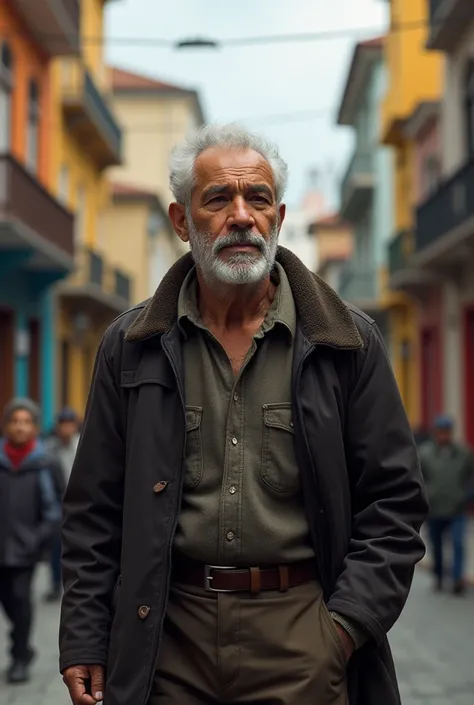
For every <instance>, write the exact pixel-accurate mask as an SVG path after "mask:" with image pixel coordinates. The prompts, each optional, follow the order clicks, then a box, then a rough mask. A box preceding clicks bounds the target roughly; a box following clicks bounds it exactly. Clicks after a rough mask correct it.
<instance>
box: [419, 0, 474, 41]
mask: <svg viewBox="0 0 474 705" xmlns="http://www.w3.org/2000/svg"><path fill="white" fill-rule="evenodd" d="M473 17H474V14H473V7H472V0H430V31H429V35H428V41H427V46H428V48H429V49H437V50H438V51H445V52H451V51H453V49H454V48H455V47H456V46H458V45H459V41H460V39H461V37H462V35H463V33H464V30H465V29H466V28H467V27H468V26H469V21H470V20H472V19H473Z"/></svg>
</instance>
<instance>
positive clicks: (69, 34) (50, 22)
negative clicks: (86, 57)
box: [13, 0, 80, 56]
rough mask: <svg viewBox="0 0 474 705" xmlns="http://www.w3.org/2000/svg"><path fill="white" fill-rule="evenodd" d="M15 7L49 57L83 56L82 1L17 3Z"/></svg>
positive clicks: (40, 0) (46, 0) (57, 0)
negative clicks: (81, 45)
mask: <svg viewBox="0 0 474 705" xmlns="http://www.w3.org/2000/svg"><path fill="white" fill-rule="evenodd" d="M13 6H14V7H15V9H16V10H17V12H18V13H19V14H20V15H21V16H22V18H23V20H24V22H25V23H26V24H27V26H28V28H29V29H30V31H31V33H32V34H33V36H34V37H35V39H36V40H37V42H38V43H39V44H40V46H41V47H42V48H43V49H44V51H45V52H46V54H48V56H67V55H69V54H78V53H79V44H80V34H79V21H80V7H79V0H33V1H32V0H13Z"/></svg>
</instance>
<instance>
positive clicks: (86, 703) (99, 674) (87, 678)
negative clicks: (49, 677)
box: [63, 666, 104, 705]
mask: <svg viewBox="0 0 474 705" xmlns="http://www.w3.org/2000/svg"><path fill="white" fill-rule="evenodd" d="M63 680H64V682H65V683H66V685H67V687H68V689H69V695H70V696H71V700H72V702H73V705H96V703H97V702H99V701H101V700H103V691H104V669H103V668H102V666H77V667H72V668H68V669H67V670H66V671H65V672H64V677H63Z"/></svg>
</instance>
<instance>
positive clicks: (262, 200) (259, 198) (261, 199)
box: [251, 194, 269, 203]
mask: <svg viewBox="0 0 474 705" xmlns="http://www.w3.org/2000/svg"><path fill="white" fill-rule="evenodd" d="M251 200H252V201H257V203H268V202H269V201H268V198H267V197H266V196H259V195H258V194H256V195H255V196H252V197H251Z"/></svg>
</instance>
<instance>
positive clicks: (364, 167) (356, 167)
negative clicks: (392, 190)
mask: <svg viewBox="0 0 474 705" xmlns="http://www.w3.org/2000/svg"><path fill="white" fill-rule="evenodd" d="M373 186H374V174H373V161H372V155H371V154H369V153H364V152H356V153H355V154H354V156H353V157H352V159H351V160H350V162H349V164H348V167H347V170H346V173H345V175H344V177H343V179H342V182H341V204H342V205H341V211H342V214H343V215H344V217H346V218H349V219H350V218H351V217H357V215H358V213H359V212H360V210H362V209H363V208H364V207H365V206H367V204H368V199H369V198H370V194H371V192H372V190H373Z"/></svg>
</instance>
